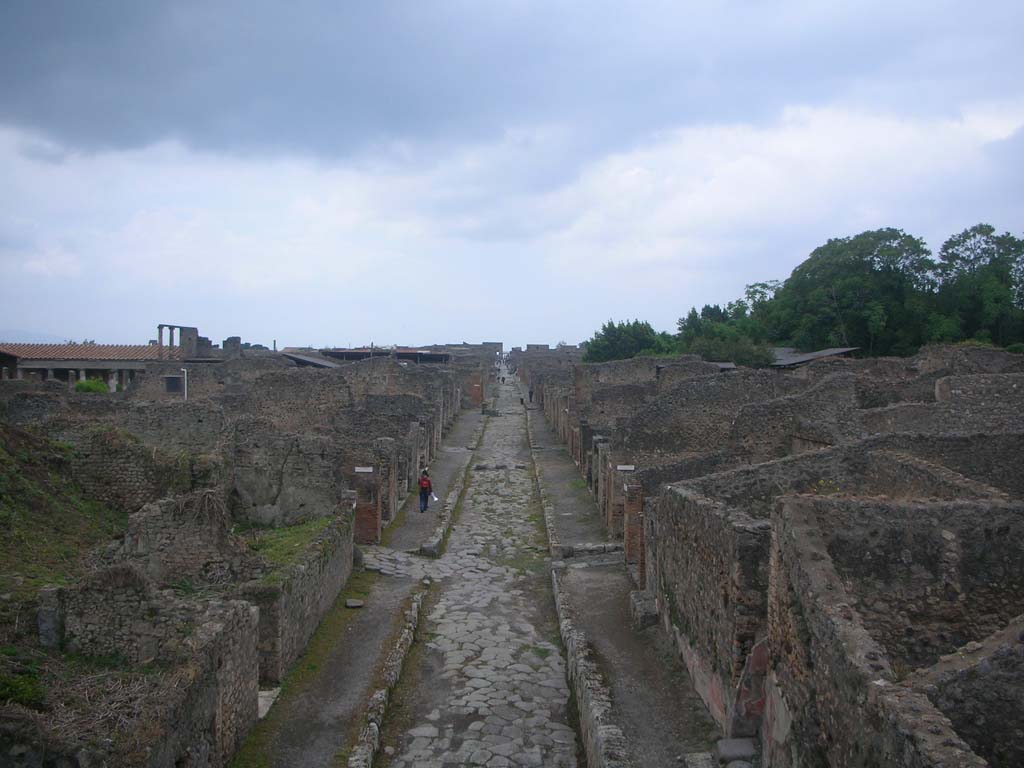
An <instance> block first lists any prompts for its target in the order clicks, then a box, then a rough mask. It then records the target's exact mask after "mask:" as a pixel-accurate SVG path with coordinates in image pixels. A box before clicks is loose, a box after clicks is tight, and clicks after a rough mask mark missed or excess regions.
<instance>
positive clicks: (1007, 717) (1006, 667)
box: [909, 616, 1024, 768]
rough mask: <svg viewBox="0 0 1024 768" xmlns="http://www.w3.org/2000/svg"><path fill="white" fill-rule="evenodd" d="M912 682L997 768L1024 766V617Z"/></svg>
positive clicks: (937, 665)
mask: <svg viewBox="0 0 1024 768" xmlns="http://www.w3.org/2000/svg"><path fill="white" fill-rule="evenodd" d="M909 682H910V684H911V685H912V687H913V688H914V689H915V690H917V691H920V692H921V693H924V694H925V695H926V696H927V697H928V699H929V700H930V701H931V702H932V704H934V705H935V706H936V707H937V708H938V709H939V710H940V711H941V712H942V713H943V714H944V715H946V717H948V718H949V719H950V721H951V722H952V723H953V727H954V728H956V731H957V733H958V734H959V735H960V736H961V737H962V738H963V739H965V740H966V741H967V743H968V744H970V745H971V748H972V749H973V750H974V751H975V752H976V753H977V754H979V755H980V756H981V757H983V758H985V759H986V760H988V761H989V763H990V764H991V765H992V766H993V767H994V768H1011V766H1021V765H1024V738H1021V734H1024V616H1018V617H1017V618H1016V619H1014V620H1013V621H1011V622H1010V624H1009V626H1007V627H1006V628H1005V629H1002V630H1000V631H999V632H997V633H996V634H994V635H992V636H990V637H987V638H985V639H984V640H982V641H981V642H973V643H968V644H967V645H966V646H965V647H963V648H960V649H959V650H958V651H957V652H956V653H954V654H951V655H949V656H944V657H943V658H942V659H941V660H940V661H939V663H938V664H936V665H935V666H934V667H932V668H930V669H928V670H925V671H923V672H921V673H918V674H917V675H915V676H914V677H913V678H912V679H911V680H910V681H909Z"/></svg>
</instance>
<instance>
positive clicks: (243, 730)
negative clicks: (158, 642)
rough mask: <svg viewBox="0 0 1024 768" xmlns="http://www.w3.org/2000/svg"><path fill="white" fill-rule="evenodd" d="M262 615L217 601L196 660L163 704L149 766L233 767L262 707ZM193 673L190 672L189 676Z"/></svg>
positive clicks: (196, 643) (196, 641)
mask: <svg viewBox="0 0 1024 768" xmlns="http://www.w3.org/2000/svg"><path fill="white" fill-rule="evenodd" d="M257 614H258V611H257V609H256V608H255V607H254V606H252V605H250V604H249V603H245V602H242V601H212V602H211V603H210V604H209V605H208V607H207V610H206V612H205V614H204V615H203V617H202V619H201V620H200V623H199V626H198V628H197V631H196V633H195V636H194V638H193V642H192V648H191V657H190V660H189V662H188V664H187V666H186V668H185V670H183V671H182V672H180V673H178V675H177V676H176V678H177V679H180V680H183V681H184V683H183V684H179V685H169V686H168V688H167V692H166V696H165V697H164V698H163V701H164V708H163V710H162V714H163V722H162V723H161V726H162V727H161V728H160V729H159V731H160V738H159V740H158V741H157V743H155V744H154V745H152V747H151V748H150V756H149V762H148V763H147V765H148V766H152V767H153V768H178V766H182V765H208V766H210V768H220V767H222V766H227V765H228V764H229V762H230V760H231V757H232V755H234V753H235V751H236V750H237V749H238V747H239V746H240V745H241V743H242V740H243V739H244V738H245V736H246V735H247V734H248V733H249V731H250V730H251V729H252V727H253V726H254V725H256V718H257V714H258V707H259V678H258V674H257V670H258V657H257V650H256V643H257V622H258V618H257ZM186 670H187V671H186Z"/></svg>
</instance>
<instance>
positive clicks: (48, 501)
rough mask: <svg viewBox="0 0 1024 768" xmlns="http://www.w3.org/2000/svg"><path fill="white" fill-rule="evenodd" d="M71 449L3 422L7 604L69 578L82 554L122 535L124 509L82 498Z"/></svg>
mask: <svg viewBox="0 0 1024 768" xmlns="http://www.w3.org/2000/svg"><path fill="white" fill-rule="evenodd" d="M68 452H69V448H68V447H67V446H66V445H62V444H56V443H51V442H49V441H47V440H44V439H42V438H39V437H36V436H34V435H31V434H29V433H27V432H22V431H21V430H14V429H11V428H0V593H3V594H9V595H11V598H10V599H9V600H6V601H4V603H0V625H2V624H3V615H2V614H3V610H4V609H3V606H4V605H5V604H10V603H11V602H17V601H22V600H27V599H33V598H34V596H35V593H36V592H37V591H38V589H39V587H41V586H44V585H46V584H66V583H68V582H69V581H71V580H72V579H73V578H74V577H76V576H77V575H78V574H79V573H80V572H81V570H82V559H83V556H84V555H85V554H86V553H88V552H89V551H90V550H91V549H93V548H94V547H96V546H97V545H99V544H102V543H103V542H106V541H110V540H112V539H114V538H116V537H117V536H119V535H121V534H122V533H123V532H124V531H125V529H126V528H127V526H128V514H127V512H125V511H124V510H119V509H111V508H109V507H107V506H105V505H103V504H100V503H98V502H94V501H90V500H87V499H85V498H83V497H82V495H81V491H80V489H79V488H78V487H77V486H76V485H75V483H74V482H73V481H72V479H71V477H70V473H69V466H68V463H67V455H68Z"/></svg>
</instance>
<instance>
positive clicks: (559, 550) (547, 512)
mask: <svg viewBox="0 0 1024 768" xmlns="http://www.w3.org/2000/svg"><path fill="white" fill-rule="evenodd" d="M525 410H526V440H527V442H528V443H529V444H530V459H531V460H532V461H531V463H532V464H533V479H534V482H536V483H537V490H538V491H540V505H541V508H542V509H543V510H544V527H545V528H546V529H547V532H548V549H549V551H550V553H551V557H553V558H554V559H556V560H559V559H561V558H563V557H572V553H573V551H574V548H573V547H571V546H570V547H563V546H562V544H561V542H560V540H559V538H558V531H557V530H555V505H554V504H552V503H551V499H550V498H549V497H548V493H547V491H545V490H544V482H543V480H544V473H543V471H542V470H541V468H540V464H539V463H538V461H537V456H536V453H535V451H536V443H535V442H534V440H533V423H532V418H531V416H530V409H529V408H527V409H525ZM567 549H568V551H569V553H570V554H568V555H567V554H565V551H566V550H567Z"/></svg>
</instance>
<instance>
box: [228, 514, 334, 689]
mask: <svg viewBox="0 0 1024 768" xmlns="http://www.w3.org/2000/svg"><path fill="white" fill-rule="evenodd" d="M352 534H353V525H352V514H351V511H346V512H344V513H343V514H340V515H339V516H338V517H337V518H336V519H335V520H334V521H332V522H331V524H330V525H329V526H328V527H327V528H325V529H324V530H323V531H322V532H321V533H320V534H319V535H318V536H317V537H316V539H314V540H313V542H312V543H311V544H310V546H309V547H307V548H306V550H305V552H304V553H303V555H302V556H301V557H299V558H298V559H297V560H296V561H295V562H294V563H293V564H291V565H290V566H288V567H287V568H285V569H284V570H282V571H279V572H276V573H274V574H273V575H272V576H270V577H265V578H263V579H261V580H259V581H253V582H249V583H247V584H245V585H243V586H242V587H241V588H240V589H239V591H238V596H239V597H241V598H242V599H244V600H248V601H250V602H252V603H253V604H255V605H257V606H259V609H260V612H259V616H260V621H259V670H260V679H261V680H264V681H266V682H280V681H281V680H282V679H283V677H284V674H285V672H286V671H287V670H288V668H289V667H290V666H291V665H292V664H293V663H294V662H295V660H296V659H297V658H298V657H299V654H301V653H302V652H303V651H304V650H305V648H306V645H307V644H308V643H309V639H310V638H311V637H312V636H313V632H315V631H316V628H317V627H318V626H320V621H321V620H322V619H323V617H324V615H325V614H326V613H327V611H328V609H330V607H331V606H332V605H333V604H334V601H335V600H336V599H337V597H338V594H339V593H340V592H341V590H342V588H343V587H344V586H345V582H347V581H348V577H349V575H350V574H351V573H352V551H353V538H352Z"/></svg>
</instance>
